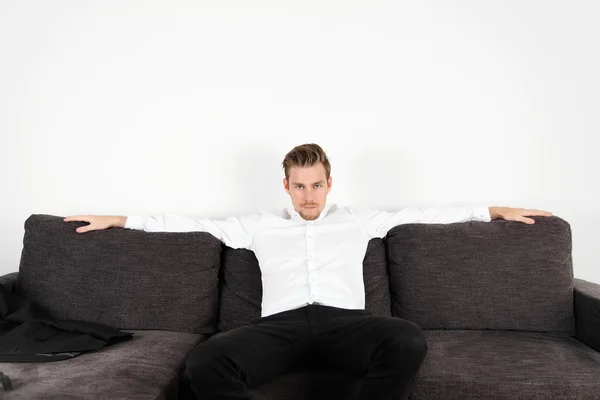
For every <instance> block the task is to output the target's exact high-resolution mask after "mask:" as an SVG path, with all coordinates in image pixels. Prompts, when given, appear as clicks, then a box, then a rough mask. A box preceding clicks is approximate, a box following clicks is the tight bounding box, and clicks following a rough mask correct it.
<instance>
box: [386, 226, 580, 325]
mask: <svg viewBox="0 0 600 400" xmlns="http://www.w3.org/2000/svg"><path fill="white" fill-rule="evenodd" d="M532 218H533V219H534V220H535V221H536V223H535V224H533V225H529V224H525V223H522V222H516V221H505V220H492V221H490V222H465V223H455V224H408V225H400V226H397V227H394V228H393V229H391V230H390V231H389V232H388V235H387V237H386V243H387V253H388V257H389V260H388V261H389V266H388V268H389V272H390V291H391V294H392V314H393V315H394V316H397V317H400V318H404V319H408V320H410V321H413V322H415V323H417V324H418V325H420V326H421V327H422V328H424V329H499V330H523V331H543V332H558V333H564V334H567V335H572V334H573V333H574V317H573V265H572V258H571V228H570V225H569V224H568V223H567V222H566V221H564V220H563V219H561V218H558V217H556V216H552V217H532Z"/></svg>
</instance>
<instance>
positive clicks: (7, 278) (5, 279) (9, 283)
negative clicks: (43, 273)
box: [0, 272, 19, 292]
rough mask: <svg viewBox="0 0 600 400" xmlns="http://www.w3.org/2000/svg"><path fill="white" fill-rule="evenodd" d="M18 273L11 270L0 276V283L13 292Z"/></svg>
mask: <svg viewBox="0 0 600 400" xmlns="http://www.w3.org/2000/svg"><path fill="white" fill-rule="evenodd" d="M18 274H19V272H11V273H10V274H6V275H2V276H0V284H1V285H2V286H4V287H7V288H8V290H10V291H11V292H14V291H15V284H16V283H17V275H18Z"/></svg>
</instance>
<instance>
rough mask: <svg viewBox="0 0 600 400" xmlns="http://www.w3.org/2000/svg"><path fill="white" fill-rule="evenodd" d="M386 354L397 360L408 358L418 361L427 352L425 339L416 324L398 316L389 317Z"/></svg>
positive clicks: (421, 330)
mask: <svg viewBox="0 0 600 400" xmlns="http://www.w3.org/2000/svg"><path fill="white" fill-rule="evenodd" d="M387 339H388V350H387V351H388V352H389V353H388V354H390V355H393V356H396V357H397V359H398V360H401V359H404V360H406V358H407V357H408V358H410V359H413V360H415V362H418V363H420V362H421V361H422V360H423V359H424V358H425V355H426V354H427V350H428V347H427V339H426V337H425V333H424V332H423V329H421V327H419V326H418V325H417V324H415V323H413V322H410V321H406V320H403V319H400V318H395V317H394V319H390V324H389V327H388V330H387Z"/></svg>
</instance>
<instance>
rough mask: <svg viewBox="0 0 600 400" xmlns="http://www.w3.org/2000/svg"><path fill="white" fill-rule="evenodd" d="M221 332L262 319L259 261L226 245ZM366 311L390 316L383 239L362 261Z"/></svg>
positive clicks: (373, 244) (374, 241)
mask: <svg viewBox="0 0 600 400" xmlns="http://www.w3.org/2000/svg"><path fill="white" fill-rule="evenodd" d="M221 259H222V261H221V263H222V268H221V275H220V279H219V281H220V299H219V320H218V325H217V326H218V328H219V330H220V331H228V330H230V329H234V328H238V327H240V326H243V325H246V324H248V323H249V322H250V321H251V320H253V319H255V318H260V315H261V301H262V280H261V274H260V268H259V266H258V260H257V259H256V256H255V255H254V253H253V252H252V251H250V250H244V249H232V248H230V247H227V246H223V253H222V255H221ZM363 280H364V283H365V309H367V310H369V311H371V312H372V313H373V314H374V315H383V316H391V315H392V314H391V310H390V291H389V290H390V289H389V279H388V273H387V263H386V254H385V245H384V241H383V239H371V241H369V245H368V246H367V251H366V252H365V258H364V260H363Z"/></svg>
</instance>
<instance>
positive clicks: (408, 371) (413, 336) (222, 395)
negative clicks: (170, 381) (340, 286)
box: [180, 304, 427, 400]
mask: <svg viewBox="0 0 600 400" xmlns="http://www.w3.org/2000/svg"><path fill="white" fill-rule="evenodd" d="M426 353H427V344H426V340H425V337H424V334H423V331H422V329H421V328H420V327H419V326H418V325H416V324H415V323H412V322H410V321H407V320H404V319H400V318H396V317H382V316H373V315H372V314H371V313H370V312H369V311H366V310H348V309H341V308H336V307H329V306H324V305H315V304H311V305H307V306H304V307H301V308H298V309H294V310H288V311H284V312H280V313H277V314H273V315H269V316H266V317H262V318H258V319H255V320H253V321H252V322H251V323H250V324H248V325H245V326H242V327H240V328H237V329H232V330H230V331H227V332H221V333H218V334H216V335H214V336H212V337H210V338H209V339H208V340H206V341H204V342H202V343H200V344H198V345H197V346H196V347H194V348H193V349H192V350H191V352H190V354H189V355H188V358H187V360H186V365H185V369H184V371H183V382H182V386H185V387H184V388H182V393H183V392H185V391H187V393H188V394H187V396H189V395H190V394H192V393H193V396H192V398H194V397H195V398H197V399H199V400H213V399H215V400H216V399H219V400H225V399H231V400H234V399H236V400H237V399H240V400H241V399H251V396H250V394H249V391H248V387H254V386H259V385H262V384H264V383H267V382H269V381H271V380H273V379H275V378H277V377H279V376H281V375H284V374H286V373H288V372H290V371H291V370H292V369H293V368H294V367H296V366H298V365H306V364H308V365H310V364H311V362H312V361H314V362H315V364H318V365H319V367H320V368H326V369H334V370H338V371H342V372H345V373H347V374H350V375H354V376H358V377H361V378H364V379H363V380H362V383H361V386H360V388H359V390H358V395H357V399H360V400H382V399H394V400H399V399H408V396H409V394H410V392H411V391H412V386H413V384H414V381H415V379H416V375H417V373H418V371H419V368H420V366H421V364H422V362H423V360H424V358H425V355H426ZM182 396H186V395H184V394H182ZM180 398H182V397H180Z"/></svg>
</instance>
